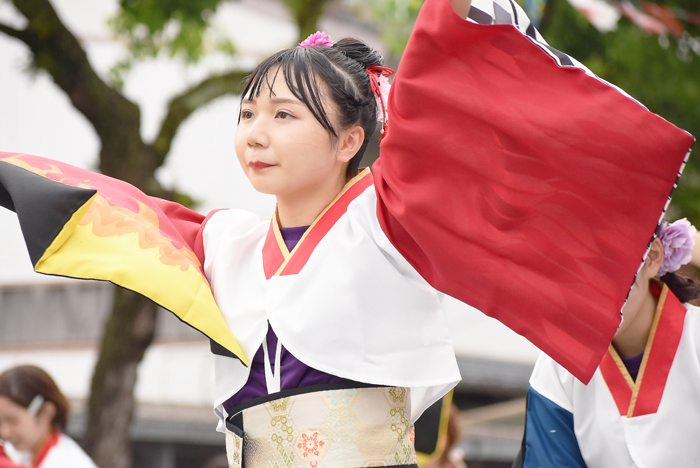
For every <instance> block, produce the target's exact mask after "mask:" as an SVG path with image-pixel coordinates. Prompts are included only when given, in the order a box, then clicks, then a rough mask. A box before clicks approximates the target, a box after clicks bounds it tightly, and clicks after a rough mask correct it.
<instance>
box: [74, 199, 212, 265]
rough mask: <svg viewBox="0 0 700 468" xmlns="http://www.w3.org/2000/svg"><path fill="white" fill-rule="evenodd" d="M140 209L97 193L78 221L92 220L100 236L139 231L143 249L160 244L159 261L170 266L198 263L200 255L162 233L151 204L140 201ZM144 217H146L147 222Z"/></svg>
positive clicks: (140, 245)
mask: <svg viewBox="0 0 700 468" xmlns="http://www.w3.org/2000/svg"><path fill="white" fill-rule="evenodd" d="M137 202H138V204H139V212H138V213H134V212H132V211H131V210H128V209H126V208H122V207H118V206H111V205H110V204H109V203H108V202H107V200H105V199H104V198H103V197H101V196H100V195H97V196H96V197H95V199H94V200H93V202H92V203H91V204H90V208H88V210H87V212H86V213H85V216H83V218H82V219H81V220H80V222H79V223H78V224H79V225H81V226H88V225H89V224H91V223H92V233H93V234H94V235H96V236H98V237H114V236H122V235H125V234H132V233H136V234H138V237H139V248H140V249H144V250H145V249H152V248H158V249H159V253H160V261H161V262H162V263H163V264H165V265H169V266H179V267H180V269H181V270H182V271H187V269H188V268H190V267H191V266H193V265H197V266H199V265H200V263H199V259H197V256H196V255H195V254H194V253H193V252H192V251H191V250H189V249H188V248H186V247H181V248H179V249H178V248H176V247H175V246H174V245H173V242H172V240H170V239H168V238H166V237H164V236H163V235H161V233H160V230H159V219H158V215H157V214H156V213H155V212H154V211H153V210H152V209H150V208H149V207H147V206H146V205H144V204H143V203H141V202H140V201H137ZM144 220H145V221H147V222H146V223H144Z"/></svg>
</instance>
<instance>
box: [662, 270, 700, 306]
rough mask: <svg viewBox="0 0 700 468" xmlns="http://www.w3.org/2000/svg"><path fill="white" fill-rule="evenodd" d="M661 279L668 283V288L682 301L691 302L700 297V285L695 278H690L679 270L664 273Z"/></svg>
mask: <svg viewBox="0 0 700 468" xmlns="http://www.w3.org/2000/svg"><path fill="white" fill-rule="evenodd" d="M661 281H663V282H664V283H666V286H668V289H670V290H671V292H672V293H673V294H674V295H675V296H676V297H677V298H678V300H679V301H681V302H690V301H692V300H693V299H697V298H698V297H700V287H698V284H697V283H696V282H695V280H694V279H693V278H688V277H686V276H683V275H681V274H679V273H678V272H671V273H666V274H665V275H663V276H662V277H661Z"/></svg>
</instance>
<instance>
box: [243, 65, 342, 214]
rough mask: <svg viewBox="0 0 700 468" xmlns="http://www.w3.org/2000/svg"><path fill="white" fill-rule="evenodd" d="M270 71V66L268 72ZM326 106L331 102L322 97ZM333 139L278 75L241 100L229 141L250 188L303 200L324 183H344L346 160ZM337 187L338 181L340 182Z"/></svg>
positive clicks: (325, 184)
mask: <svg viewBox="0 0 700 468" xmlns="http://www.w3.org/2000/svg"><path fill="white" fill-rule="evenodd" d="M274 75H275V70H274V69H273V70H270V77H272V76H274ZM324 105H325V108H326V110H327V111H328V110H331V112H328V115H330V116H332V115H334V113H335V112H333V108H332V106H330V105H329V104H328V102H327V101H326V102H325V103H324ZM335 143H336V142H335V141H334V140H333V139H332V138H331V135H330V134H329V133H328V132H327V131H326V129H324V128H323V127H322V126H321V124H320V123H319V122H318V121H317V120H316V118H315V117H314V116H313V114H312V113H311V111H310V110H309V109H308V108H307V107H306V105H304V103H303V102H302V101H300V100H299V99H297V98H296V97H295V96H294V95H293V94H292V92H291V91H290V90H289V88H288V87H287V85H286V83H285V81H284V78H283V77H282V76H281V74H280V75H279V76H278V78H277V79H276V80H275V82H274V84H273V85H272V93H270V90H269V88H267V87H263V88H262V89H261V91H260V95H259V96H257V97H252V98H251V99H250V100H244V101H243V102H242V103H241V118H240V123H239V125H238V129H237V131H236V138H235V145H236V154H237V156H238V160H239V162H240V164H241V167H242V168H243V171H244V172H245V174H246V176H247V177H248V179H249V180H250V182H251V183H252V184H253V187H254V188H255V189H256V190H257V191H259V192H262V193H268V194H272V195H275V196H277V198H278V201H279V199H280V197H285V198H287V199H299V200H303V199H308V197H309V196H313V193H314V191H317V190H319V188H320V187H324V186H327V185H328V184H337V183H338V180H340V179H342V181H343V183H344V178H345V167H346V163H347V160H345V158H344V156H342V155H341V156H339V151H338V150H337V147H336V146H337V145H336V144H335ZM341 187H342V184H341Z"/></svg>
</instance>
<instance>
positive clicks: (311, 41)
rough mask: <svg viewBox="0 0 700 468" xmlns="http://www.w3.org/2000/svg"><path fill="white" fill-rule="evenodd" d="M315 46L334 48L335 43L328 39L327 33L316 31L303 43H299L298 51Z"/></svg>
mask: <svg viewBox="0 0 700 468" xmlns="http://www.w3.org/2000/svg"><path fill="white" fill-rule="evenodd" d="M313 46H320V47H332V46H333V41H331V38H330V37H328V35H327V34H326V31H316V32H315V33H313V34H311V35H310V36H309V37H307V38H306V39H304V40H303V41H301V43H299V45H298V46H297V49H303V48H304V47H313Z"/></svg>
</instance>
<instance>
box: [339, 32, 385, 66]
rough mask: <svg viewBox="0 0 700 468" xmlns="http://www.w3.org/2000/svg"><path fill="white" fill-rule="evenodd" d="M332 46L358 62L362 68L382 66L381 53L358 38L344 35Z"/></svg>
mask: <svg viewBox="0 0 700 468" xmlns="http://www.w3.org/2000/svg"><path fill="white" fill-rule="evenodd" d="M332 48H333V49H336V50H338V51H340V52H342V53H344V54H345V55H346V56H347V57H348V58H351V59H353V60H355V61H357V62H359V63H360V64H361V65H362V67H363V68H367V67H371V66H384V58H383V57H382V55H381V54H380V53H379V52H377V51H376V50H374V49H373V48H371V47H370V46H368V45H367V44H365V43H364V42H362V41H361V40H359V39H355V38H352V37H344V38H342V39H340V40H339V41H337V42H335V43H334V44H333V47H332Z"/></svg>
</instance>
